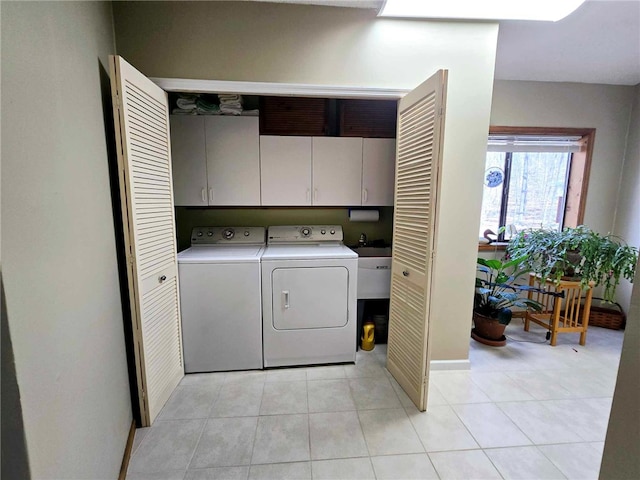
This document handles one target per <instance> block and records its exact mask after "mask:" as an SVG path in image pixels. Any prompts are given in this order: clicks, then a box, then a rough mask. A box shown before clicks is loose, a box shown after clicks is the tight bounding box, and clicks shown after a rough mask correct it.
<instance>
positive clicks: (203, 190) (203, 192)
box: [200, 188, 207, 203]
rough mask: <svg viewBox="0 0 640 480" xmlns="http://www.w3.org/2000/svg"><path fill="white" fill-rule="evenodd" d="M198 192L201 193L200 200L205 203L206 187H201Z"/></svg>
mask: <svg viewBox="0 0 640 480" xmlns="http://www.w3.org/2000/svg"><path fill="white" fill-rule="evenodd" d="M200 193H201V195H202V201H203V202H204V203H207V189H206V188H203V189H202V191H201V192H200Z"/></svg>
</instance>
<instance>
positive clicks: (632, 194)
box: [613, 85, 640, 311]
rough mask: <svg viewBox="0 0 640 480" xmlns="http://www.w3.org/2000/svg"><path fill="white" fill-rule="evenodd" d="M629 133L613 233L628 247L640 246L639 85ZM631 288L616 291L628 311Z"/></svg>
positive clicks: (622, 286) (627, 285)
mask: <svg viewBox="0 0 640 480" xmlns="http://www.w3.org/2000/svg"><path fill="white" fill-rule="evenodd" d="M628 132H629V135H628V138H627V147H626V153H625V158H624V166H623V168H622V172H621V173H622V176H621V180H620V192H619V193H618V206H617V210H616V215H615V225H614V228H613V231H614V233H615V234H616V235H618V236H620V237H622V238H624V239H625V240H626V241H627V243H629V245H634V246H636V247H640V85H636V88H635V97H634V102H633V110H632V113H631V121H630V122H629V130H628ZM632 286H633V285H632V284H631V283H629V282H628V281H626V280H625V281H623V282H621V283H620V286H619V287H618V290H617V292H616V296H617V298H618V303H620V305H622V308H623V309H624V310H625V311H628V310H629V305H630V302H631V291H632Z"/></svg>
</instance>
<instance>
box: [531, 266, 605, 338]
mask: <svg viewBox="0 0 640 480" xmlns="http://www.w3.org/2000/svg"><path fill="white" fill-rule="evenodd" d="M529 285H530V286H532V287H537V288H539V289H542V290H545V291H553V292H556V293H558V294H563V296H552V295H548V294H547V293H546V292H534V291H531V292H529V294H528V297H529V298H530V299H533V300H536V301H538V302H540V303H541V304H542V305H543V309H542V311H541V312H531V311H527V312H526V314H525V318H524V330H525V331H526V332H528V331H529V324H530V323H529V322H534V323H536V324H538V325H540V326H542V327H544V328H546V329H548V330H549V331H550V332H551V346H555V345H556V341H557V338H558V334H559V333H565V332H579V333H580V345H584V344H585V343H586V341H587V328H588V327H589V312H590V311H591V296H592V294H593V282H591V283H590V284H589V286H588V287H586V289H583V287H582V285H581V284H580V282H579V281H568V280H561V281H560V283H559V284H558V285H556V284H555V281H554V280H549V279H546V280H542V279H540V278H539V277H537V276H536V275H534V274H530V276H529ZM583 303H584V305H583Z"/></svg>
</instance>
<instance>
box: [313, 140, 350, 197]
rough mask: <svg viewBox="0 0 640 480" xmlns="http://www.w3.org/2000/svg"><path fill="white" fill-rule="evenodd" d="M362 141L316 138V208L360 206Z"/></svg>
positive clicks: (314, 183) (314, 193) (314, 164)
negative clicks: (321, 206) (319, 206)
mask: <svg viewBox="0 0 640 480" xmlns="http://www.w3.org/2000/svg"><path fill="white" fill-rule="evenodd" d="M361 191H362V138H345V137H313V204H314V205H331V206H334V205H337V206H348V205H360V204H361V200H360V196H361Z"/></svg>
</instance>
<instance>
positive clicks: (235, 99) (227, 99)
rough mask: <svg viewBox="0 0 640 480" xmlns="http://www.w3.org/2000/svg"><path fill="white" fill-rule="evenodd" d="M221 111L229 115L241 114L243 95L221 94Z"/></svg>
mask: <svg viewBox="0 0 640 480" xmlns="http://www.w3.org/2000/svg"><path fill="white" fill-rule="evenodd" d="M218 98H219V99H220V112H221V113H224V114H227V115H240V114H241V113H242V96H241V95H238V94H227V93H225V94H219V95H218Z"/></svg>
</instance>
